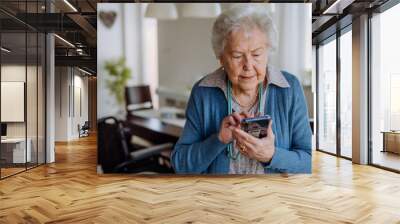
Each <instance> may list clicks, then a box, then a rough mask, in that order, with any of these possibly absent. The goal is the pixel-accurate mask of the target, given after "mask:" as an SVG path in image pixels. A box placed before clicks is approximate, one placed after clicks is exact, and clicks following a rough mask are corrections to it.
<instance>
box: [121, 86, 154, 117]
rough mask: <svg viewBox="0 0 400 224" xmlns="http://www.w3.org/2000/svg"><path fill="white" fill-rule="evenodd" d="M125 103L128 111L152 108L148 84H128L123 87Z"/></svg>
mask: <svg viewBox="0 0 400 224" xmlns="http://www.w3.org/2000/svg"><path fill="white" fill-rule="evenodd" d="M125 103H126V110H127V111H128V112H131V111H136V110H142V109H152V108H153V101H152V99H151V92H150V86H148V85H140V86H129V87H125Z"/></svg>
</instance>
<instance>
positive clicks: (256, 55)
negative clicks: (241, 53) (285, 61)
mask: <svg viewBox="0 0 400 224" xmlns="http://www.w3.org/2000/svg"><path fill="white" fill-rule="evenodd" d="M260 55H261V54H253V56H254V57H258V56H260Z"/></svg>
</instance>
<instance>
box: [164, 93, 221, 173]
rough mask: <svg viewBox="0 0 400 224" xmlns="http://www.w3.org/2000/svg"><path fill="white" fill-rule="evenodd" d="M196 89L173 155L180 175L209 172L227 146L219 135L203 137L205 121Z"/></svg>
mask: <svg viewBox="0 0 400 224" xmlns="http://www.w3.org/2000/svg"><path fill="white" fill-rule="evenodd" d="M200 91H201V90H200V89H199V87H196V86H195V87H194V88H193V90H192V92H191V95H190V98H189V102H188V106H187V109H186V123H185V126H184V128H183V132H182V135H181V137H180V138H179V140H178V142H177V143H176V145H175V147H174V150H173V151H172V154H171V162H172V167H173V168H174V170H175V172H176V173H179V174H200V173H205V172H207V169H208V167H209V166H210V164H211V163H212V162H213V161H214V160H215V159H216V157H217V156H218V155H219V154H220V153H221V152H223V151H224V149H225V148H226V144H224V143H222V142H221V141H220V140H219V139H218V133H215V134H212V135H210V136H205V137H202V135H203V134H202V133H203V132H204V131H202V128H204V127H203V125H202V121H203V120H204V117H203V113H202V112H201V109H200V108H201V106H202V102H201V98H200V97H201V95H200V94H201V93H200Z"/></svg>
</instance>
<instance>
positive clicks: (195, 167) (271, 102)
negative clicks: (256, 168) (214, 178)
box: [171, 71, 311, 174]
mask: <svg viewBox="0 0 400 224" xmlns="http://www.w3.org/2000/svg"><path fill="white" fill-rule="evenodd" d="M281 74H282V75H283V76H282V78H283V77H284V78H285V79H286V80H287V82H288V83H289V85H290V87H289V88H281V87H279V86H278V85H274V84H273V83H269V84H268V94H267V99H266V101H265V102H267V103H266V104H265V108H264V111H265V114H269V115H270V116H271V117H272V119H273V125H272V130H273V132H274V134H275V153H274V155H273V157H272V160H271V161H270V163H269V164H268V165H266V166H265V167H264V170H265V173H280V172H284V173H311V128H310V124H309V120H308V110H307V104H306V100H305V97H304V93H303V89H302V87H301V85H300V83H299V81H298V79H297V78H296V77H295V76H294V75H291V74H289V73H287V72H284V71H282V73H281ZM200 82H201V80H200V81H199V82H197V83H196V84H195V85H194V87H193V89H192V92H191V95H190V98H189V102H188V106H187V109H186V119H187V120H186V123H185V126H184V129H183V132H182V135H181V137H180V138H179V140H178V142H177V143H176V145H175V147H174V150H173V152H172V155H171V162H172V166H173V168H174V170H175V172H176V173H179V174H206V173H209V174H228V173H229V166H230V158H229V157H228V156H227V152H226V151H227V150H226V148H227V144H224V143H222V142H221V141H219V139H218V132H219V128H220V124H221V121H222V120H223V118H224V117H226V116H227V115H228V112H227V110H228V109H227V107H228V106H227V100H226V97H225V95H224V92H223V91H222V90H221V89H220V88H210V87H204V86H200V85H199V83H200Z"/></svg>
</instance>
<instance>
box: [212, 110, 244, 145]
mask: <svg viewBox="0 0 400 224" xmlns="http://www.w3.org/2000/svg"><path fill="white" fill-rule="evenodd" d="M247 117H250V115H249V114H248V113H241V114H239V113H237V112H234V113H232V114H231V115H229V116H226V117H225V118H224V119H223V120H222V123H221V127H220V130H219V133H218V139H219V140H220V141H221V142H222V143H224V144H228V143H230V142H231V141H232V140H233V134H232V131H233V130H234V129H235V128H240V121H241V120H242V119H243V118H247Z"/></svg>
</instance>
